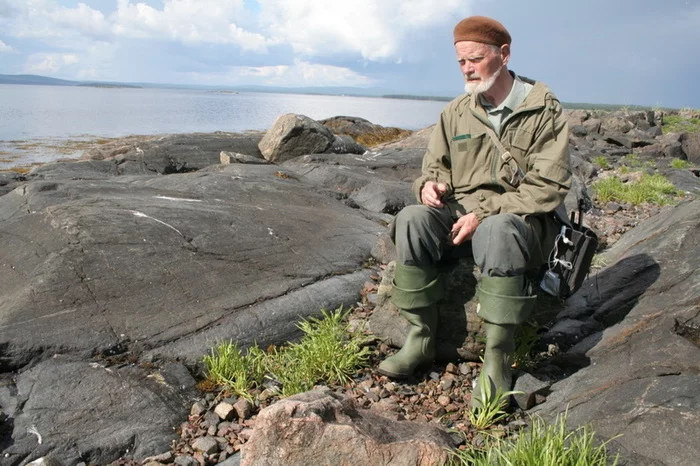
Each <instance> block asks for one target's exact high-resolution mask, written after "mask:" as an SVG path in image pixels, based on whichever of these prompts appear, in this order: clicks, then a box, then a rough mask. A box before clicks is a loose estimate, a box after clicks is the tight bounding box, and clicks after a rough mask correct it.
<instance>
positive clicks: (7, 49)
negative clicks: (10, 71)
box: [0, 40, 18, 53]
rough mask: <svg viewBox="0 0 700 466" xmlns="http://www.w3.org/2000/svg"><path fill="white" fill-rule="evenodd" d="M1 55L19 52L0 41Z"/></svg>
mask: <svg viewBox="0 0 700 466" xmlns="http://www.w3.org/2000/svg"><path fill="white" fill-rule="evenodd" d="M0 53H18V52H17V51H16V50H15V49H13V48H12V47H10V46H9V45H7V44H6V43H4V42H3V41H1V40H0Z"/></svg>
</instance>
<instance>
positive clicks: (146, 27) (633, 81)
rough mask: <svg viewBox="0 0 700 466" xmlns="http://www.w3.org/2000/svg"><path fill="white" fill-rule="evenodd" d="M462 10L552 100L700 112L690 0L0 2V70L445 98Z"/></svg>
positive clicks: (455, 88) (696, 29) (699, 68)
mask: <svg viewBox="0 0 700 466" xmlns="http://www.w3.org/2000/svg"><path fill="white" fill-rule="evenodd" d="M470 15H485V16H491V17H493V18H495V19H497V20H499V21H500V22H501V23H503V24H504V25H505V27H506V28H507V29H508V30H509V32H510V34H511V36H512V37H513V43H512V56H511V61H510V63H509V68H510V69H511V70H513V71H515V72H516V73H518V74H520V75H523V76H527V77H529V78H532V79H536V80H539V81H544V82H545V83H546V84H547V85H549V87H550V88H551V89H552V90H553V91H554V93H555V94H556V95H557V96H558V97H559V99H560V100H562V101H565V102H583V103H601V104H618V105H648V106H658V107H674V108H681V107H691V108H700V86H699V85H698V78H699V77H700V53H698V52H697V49H698V47H699V46H700V0H664V1H659V0H578V1H573V2H570V1H565V0H531V1H522V0H440V1H436V0H325V1H324V0H321V1H319V0H84V1H75V0H0V74H38V75H43V76H50V77H55V78H61V79H71V80H87V81H118V82H132V83H146V82H147V83H162V84H180V85H181V84H189V85H191V84H195V85H215V86H239V85H251V84H253V85H269V86H285V87H307V86H350V87H358V88H380V89H382V90H385V91H386V93H402V94H413V95H433V96H447V97H451V96H456V95H459V94H460V93H461V92H463V80H462V77H461V76H460V72H459V67H458V66H457V63H456V59H455V53H454V47H453V42H452V31H453V28H454V25H455V24H456V23H457V22H459V20H461V19H462V18H464V17H466V16H470Z"/></svg>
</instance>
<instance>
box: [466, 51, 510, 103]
mask: <svg viewBox="0 0 700 466" xmlns="http://www.w3.org/2000/svg"><path fill="white" fill-rule="evenodd" d="M504 48H507V47H504ZM504 48H500V49H496V50H494V47H492V46H490V45H488V44H482V43H481V42H472V41H460V42H457V43H456V44H455V51H456V52H457V63H459V67H460V69H461V70H462V75H463V76H464V81H465V83H466V84H465V90H466V91H467V92H470V93H473V94H478V93H482V92H486V91H488V90H489V89H490V88H491V86H492V85H493V83H494V82H495V81H496V78H498V76H499V74H500V72H501V70H502V69H503V65H505V62H506V58H507V53H506V52H508V51H507V50H504Z"/></svg>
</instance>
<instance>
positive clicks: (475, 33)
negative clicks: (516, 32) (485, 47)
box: [454, 16, 510, 47]
mask: <svg viewBox="0 0 700 466" xmlns="http://www.w3.org/2000/svg"><path fill="white" fill-rule="evenodd" d="M454 35H455V41H454V43H455V44H456V43H457V42H460V41H463V40H469V41H472V42H481V43H484V44H491V45H497V46H499V47H500V46H501V45H503V44H508V45H510V34H508V31H507V30H506V28H505V27H503V25H502V24H501V23H499V22H498V21H496V20H495V19H491V18H487V17H486V16H470V17H468V18H464V19H463V20H462V21H460V22H459V23H457V26H455V33H454Z"/></svg>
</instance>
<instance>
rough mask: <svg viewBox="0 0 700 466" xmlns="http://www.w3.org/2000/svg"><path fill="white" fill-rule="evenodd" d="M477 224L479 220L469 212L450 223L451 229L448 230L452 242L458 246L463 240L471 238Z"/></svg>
mask: <svg viewBox="0 0 700 466" xmlns="http://www.w3.org/2000/svg"><path fill="white" fill-rule="evenodd" d="M478 226H479V220H478V219H477V218H476V215H475V214H474V213H469V214H467V215H465V216H463V217H460V218H459V219H457V221H456V222H455V223H454V225H452V231H450V239H451V240H452V244H453V245H455V246H458V245H460V244H462V243H463V242H464V241H466V240H469V239H471V238H472V236H473V235H474V232H475V231H476V227H478Z"/></svg>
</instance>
